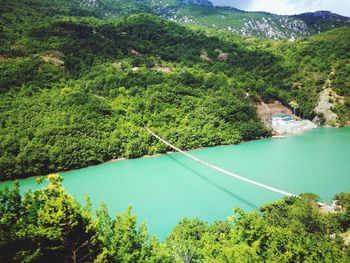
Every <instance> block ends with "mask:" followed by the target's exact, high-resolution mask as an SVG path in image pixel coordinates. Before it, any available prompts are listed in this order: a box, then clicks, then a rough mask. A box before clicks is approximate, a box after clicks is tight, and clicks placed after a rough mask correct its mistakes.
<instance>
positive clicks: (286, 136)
mask: <svg viewBox="0 0 350 263" xmlns="http://www.w3.org/2000/svg"><path fill="white" fill-rule="evenodd" d="M346 127H350V126H344V127H339V128H338V127H317V128H314V129H311V130H306V131H304V132H302V133H296V134H285V135H282V136H281V135H271V136H270V137H261V138H258V139H255V140H250V141H241V142H239V143H236V144H219V145H213V146H204V147H198V148H191V149H186V150H184V151H186V152H188V151H196V150H201V149H204V148H212V147H224V146H235V145H241V144H245V143H249V142H254V141H260V140H264V139H277V140H278V139H285V138H288V137H291V136H296V135H302V134H304V133H306V132H310V131H312V130H315V129H329V128H335V129H341V128H346ZM173 153H177V152H176V151H166V152H164V153H155V154H146V155H142V156H139V157H135V158H126V157H120V158H116V159H110V160H106V161H103V162H100V163H97V164H92V165H88V166H85V167H80V168H72V169H63V170H59V171H54V172H51V173H48V174H45V175H32V176H27V177H23V178H15V179H9V180H5V181H0V183H3V182H15V181H16V180H26V179H33V178H40V177H45V176H48V175H50V174H55V173H57V174H61V173H66V172H70V171H74V170H80V169H85V168H89V167H93V166H98V165H103V164H106V163H115V162H121V161H129V160H135V159H142V158H152V157H157V156H161V155H166V154H173Z"/></svg>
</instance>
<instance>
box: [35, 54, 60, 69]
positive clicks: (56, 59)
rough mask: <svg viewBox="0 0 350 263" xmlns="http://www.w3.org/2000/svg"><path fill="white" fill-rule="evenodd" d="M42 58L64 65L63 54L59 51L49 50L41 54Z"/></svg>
mask: <svg viewBox="0 0 350 263" xmlns="http://www.w3.org/2000/svg"><path fill="white" fill-rule="evenodd" d="M39 56H40V58H41V59H42V60H44V61H45V62H48V63H52V64H54V65H58V66H64V60H63V54H62V53H60V52H57V51H49V52H45V53H43V54H41V55H39Z"/></svg>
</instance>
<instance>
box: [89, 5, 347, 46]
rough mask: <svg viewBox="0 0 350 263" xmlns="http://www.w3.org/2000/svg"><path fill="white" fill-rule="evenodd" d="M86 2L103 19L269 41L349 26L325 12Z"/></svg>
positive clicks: (340, 17) (334, 15) (343, 20)
mask: <svg viewBox="0 0 350 263" xmlns="http://www.w3.org/2000/svg"><path fill="white" fill-rule="evenodd" d="M86 1H87V2H86V3H87V5H88V6H94V7H95V8H97V9H100V10H102V11H101V14H103V15H108V16H110V15H115V14H124V15H125V14H131V13H135V12H150V13H153V14H157V15H159V16H161V17H163V18H166V19H169V20H171V21H176V22H181V23H187V24H193V25H197V26H204V27H210V28H215V29H223V30H227V31H229V32H234V33H237V34H240V35H244V36H258V37H264V38H269V39H284V38H286V39H292V40H293V39H295V38H298V37H303V36H310V35H314V34H317V33H320V32H324V31H327V30H330V29H334V28H337V27H343V26H349V25H350V18H348V17H343V16H340V15H337V14H333V13H331V12H327V11H319V12H315V13H305V14H301V15H295V16H279V15H274V14H270V13H265V12H245V11H242V10H238V9H235V8H231V7H214V6H213V5H212V3H211V2H210V1H207V0H201V1H200V0H198V1H194V0H192V1H188V0H186V1H185V0H178V1H177V0H144V1H140V0H132V1H127V2H125V1H121V0H94V1H91V0H86Z"/></svg>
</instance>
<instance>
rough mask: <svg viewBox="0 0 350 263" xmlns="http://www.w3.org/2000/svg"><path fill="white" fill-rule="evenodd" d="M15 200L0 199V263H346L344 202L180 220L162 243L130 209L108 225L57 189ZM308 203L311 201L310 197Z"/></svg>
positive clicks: (289, 203)
mask: <svg viewBox="0 0 350 263" xmlns="http://www.w3.org/2000/svg"><path fill="white" fill-rule="evenodd" d="M48 180H49V185H48V186H47V187H44V188H42V189H40V190H36V191H34V192H28V193H26V194H25V195H24V196H21V195H20V192H19V185H18V184H16V185H15V186H14V187H13V188H12V189H5V190H4V191H1V192H0V261H1V262H162V263H163V262H169V263H170V262H349V259H350V249H349V246H348V245H346V244H345V243H344V240H343V237H342V234H341V233H343V232H344V231H346V230H348V228H349V224H350V214H349V209H350V194H349V193H341V194H339V195H338V196H337V199H338V200H339V201H338V204H339V205H340V207H341V208H342V211H341V212H339V213H334V214H324V213H320V212H319V211H318V208H317V205H316V206H315V203H314V201H312V200H310V201H308V200H307V199H300V198H296V197H295V198H286V199H283V200H280V201H276V202H274V203H271V204H267V205H265V206H263V207H261V208H260V210H259V211H256V212H253V213H249V214H246V213H244V212H243V211H241V210H240V209H235V210H234V212H233V215H232V216H231V217H230V218H229V219H228V220H225V221H217V222H215V223H213V224H208V223H206V222H204V221H201V220H199V219H183V220H182V221H181V222H179V223H178V225H177V226H175V227H174V229H173V230H172V232H171V233H170V234H169V236H168V237H167V238H166V239H165V240H164V241H161V242H160V241H158V240H157V238H156V237H150V236H149V234H148V232H147V229H146V226H145V225H144V224H139V223H137V221H136V217H135V216H134V215H133V214H132V212H131V209H130V208H129V209H128V210H127V211H125V212H124V213H122V214H117V215H116V216H115V217H110V215H109V214H108V209H107V207H106V205H105V204H101V206H100V207H99V208H98V209H97V210H96V212H95V213H92V211H91V204H90V202H89V200H88V199H87V202H86V204H85V205H84V206H81V205H80V204H79V203H78V202H77V201H75V200H74V198H73V197H72V196H70V195H69V194H67V193H66V192H65V191H64V189H63V188H62V186H61V183H60V182H61V181H62V179H61V178H60V177H59V176H58V175H50V176H49V177H48ZM308 196H310V195H308Z"/></svg>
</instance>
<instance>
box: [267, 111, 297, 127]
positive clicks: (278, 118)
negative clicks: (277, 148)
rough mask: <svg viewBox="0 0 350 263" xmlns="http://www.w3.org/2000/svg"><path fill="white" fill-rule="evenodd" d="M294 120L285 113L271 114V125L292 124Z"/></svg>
mask: <svg viewBox="0 0 350 263" xmlns="http://www.w3.org/2000/svg"><path fill="white" fill-rule="evenodd" d="M294 122H295V120H294V119H293V117H292V116H290V115H288V114H285V113H281V114H275V115H272V120H271V123H272V126H282V125H288V124H293V123H294Z"/></svg>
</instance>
